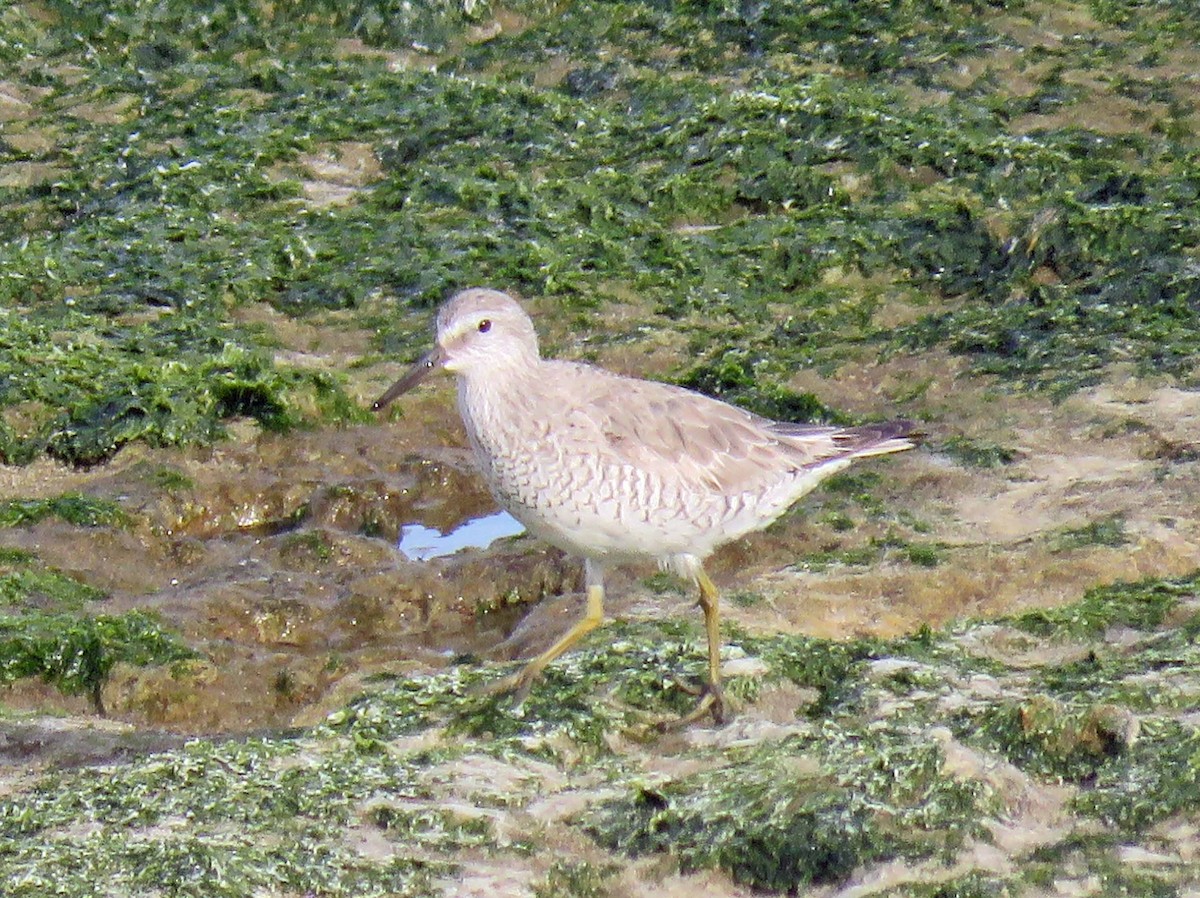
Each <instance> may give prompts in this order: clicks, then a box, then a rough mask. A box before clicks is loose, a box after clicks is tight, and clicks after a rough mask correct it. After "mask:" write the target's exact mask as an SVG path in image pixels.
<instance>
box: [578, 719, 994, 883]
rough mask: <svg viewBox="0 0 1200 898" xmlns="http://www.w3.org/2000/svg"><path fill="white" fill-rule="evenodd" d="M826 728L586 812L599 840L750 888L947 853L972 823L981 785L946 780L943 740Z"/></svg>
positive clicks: (980, 805)
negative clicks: (919, 741) (711, 871)
mask: <svg viewBox="0 0 1200 898" xmlns="http://www.w3.org/2000/svg"><path fill="white" fill-rule="evenodd" d="M847 737H848V734H847V733H846V732H845V731H840V730H838V729H834V728H827V729H824V730H822V731H820V732H818V733H814V734H813V735H811V736H805V737H792V738H789V739H785V740H783V741H781V742H779V743H774V744H770V745H768V746H762V747H759V748H757V749H753V750H750V751H748V752H746V753H744V754H741V753H736V754H734V755H733V757H731V758H730V759H729V761H730V762H731V763H727V764H723V765H721V766H719V767H718V768H717V769H715V770H711V771H706V772H704V773H700V774H696V775H694V776H690V777H686V778H683V779H682V780H677V781H674V782H671V783H667V784H663V785H659V786H652V787H650V786H642V787H640V788H635V789H633V790H630V792H629V794H628V795H626V796H623V797H621V798H618V799H616V800H613V801H609V802H605V803H603V804H601V805H600V806H599V807H597V808H595V809H594V810H593V811H592V812H591V813H590V814H589V822H588V824H587V826H588V828H589V829H590V830H591V831H592V832H593V833H594V835H595V836H596V837H597V839H598V840H599V841H600V842H601V844H605V845H608V846H610V847H612V848H618V849H621V850H623V851H627V852H630V853H632V854H635V855H636V854H643V853H646V852H649V851H664V850H668V849H669V850H671V851H672V853H673V854H674V855H675V856H676V857H677V858H678V859H679V862H680V866H681V868H682V869H683V870H685V871H688V870H693V869H697V868H703V867H710V866H720V867H723V868H725V869H727V870H728V871H729V873H730V874H731V875H732V876H733V878H734V879H735V880H736V881H737V882H740V883H745V884H748V885H751V886H754V887H757V888H767V889H773V890H778V891H794V890H797V889H800V888H803V887H806V886H808V885H810V884H814V883H816V884H820V883H828V882H838V881H840V880H843V879H845V878H846V877H847V876H848V875H849V874H850V872H851V871H853V870H854V869H856V868H858V867H860V866H861V865H863V864H864V863H867V862H869V861H871V860H872V859H875V858H879V857H884V856H894V855H897V854H899V855H902V856H906V857H913V858H916V857H923V856H930V855H938V854H940V853H942V852H947V851H952V850H953V848H955V847H956V846H958V845H960V844H961V843H962V840H963V839H964V838H966V837H968V836H970V835H974V834H976V833H977V832H978V825H979V824H978V821H979V815H980V812H981V810H983V809H984V808H985V807H986V805H987V802H986V796H985V793H984V790H983V789H982V788H981V787H980V786H979V785H978V784H972V783H962V782H957V781H955V780H953V779H950V778H946V777H943V776H942V775H941V773H940V767H941V763H942V759H941V752H940V749H939V748H938V747H937V746H936V745H932V744H926V745H924V746H919V745H916V744H914V743H913V742H912V741H911V736H910V735H909V734H905V733H902V732H893V731H888V730H885V729H882V728H879V729H875V730H872V731H869V732H868V733H863V734H855V737H854V738H847Z"/></svg>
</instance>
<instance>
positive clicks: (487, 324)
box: [479, 318, 492, 334]
mask: <svg viewBox="0 0 1200 898" xmlns="http://www.w3.org/2000/svg"><path fill="white" fill-rule="evenodd" d="M491 329H492V319H491V318H484V319H483V320H482V321H481V322H479V333H481V334H486V333H487V332H488V331H490V330H491Z"/></svg>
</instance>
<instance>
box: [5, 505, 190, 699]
mask: <svg viewBox="0 0 1200 898" xmlns="http://www.w3.org/2000/svg"><path fill="white" fill-rule="evenodd" d="M52 501H53V500H51V504H50V505H48V507H51V508H52V507H53V505H52ZM66 507H67V508H68V509H70V510H72V511H76V512H77V511H79V506H78V504H77V503H75V502H68V503H67V506H66ZM84 508H85V509H86V510H87V512H88V516H85V520H90V515H91V514H92V513H94V512H97V511H99V512H100V513H102V515H103V516H108V515H111V514H112V513H113V512H114V510H115V506H113V507H109V506H108V505H104V504H101V505H98V506H95V507H93V506H91V505H85V506H84ZM25 510H26V511H28V510H29V509H28V508H27V509H25ZM42 510H44V509H42ZM47 513H49V512H47ZM106 597H107V594H106V593H105V592H104V591H103V590H101V589H98V588H96V587H95V586H92V585H90V584H88V583H85V582H82V581H80V580H77V579H76V578H74V577H71V576H68V575H66V574H64V573H63V572H61V571H58V570H56V569H54V568H51V567H46V566H44V565H42V564H40V563H39V562H38V560H37V557H36V556H35V555H33V554H30V553H21V552H15V553H14V552H10V553H6V554H5V555H4V557H2V558H0V683H5V684H8V683H13V682H15V681H17V680H20V679H24V678H26V677H37V678H40V679H42V680H44V681H45V682H47V683H52V684H53V685H54V686H56V687H57V688H58V689H59V690H60V691H62V692H63V693H65V694H67V695H81V694H82V695H87V696H88V697H89V698H90V699H91V701H92V704H93V707H95V709H96V710H97V711H99V712H101V713H102V712H103V709H104V705H103V702H102V701H101V691H102V690H103V687H104V684H105V683H106V682H107V680H108V678H109V675H110V673H111V672H112V669H113V668H114V667H115V666H116V665H117V664H132V665H136V666H141V667H145V666H149V665H162V664H171V663H174V662H178V661H182V660H185V659H188V658H191V657H193V653H192V652H191V650H189V649H188V648H186V647H185V646H184V644H183V642H182V641H181V640H180V639H179V637H178V636H177V635H175V634H174V633H172V632H171V631H170V630H169V629H168V628H166V627H165V626H164V625H163V624H162V622H161V621H160V620H159V619H158V618H157V616H155V615H153V614H148V613H146V612H143V611H128V612H124V613H122V614H117V615H112V614H97V613H95V608H94V605H95V603H98V602H100V601H101V600H102V599H104V598H106Z"/></svg>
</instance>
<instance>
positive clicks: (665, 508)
mask: <svg viewBox="0 0 1200 898" xmlns="http://www.w3.org/2000/svg"><path fill="white" fill-rule="evenodd" d="M439 368H441V369H445V370H446V371H450V372H452V373H453V374H455V375H456V376H457V380H458V409H459V412H460V413H461V415H462V420H463V424H464V425H465V426H466V431H467V437H468V439H469V440H470V443H471V447H472V448H473V450H474V453H475V457H476V459H477V460H478V463H479V466H480V468H481V470H482V473H483V476H484V479H485V480H486V481H487V484H488V486H489V488H490V489H491V492H492V494H493V495H494V496H495V498H496V501H497V502H499V503H500V505H501V506H503V507H504V508H505V509H506V510H507V511H508V512H509V513H510V514H512V515H513V517H515V518H516V519H517V520H518V521H520V522H521V523H522V524H524V525H525V527H526V528H527V529H528V531H529V532H530V533H531V534H533V535H534V536H536V537H538V538H540V539H543V540H545V541H546V542H548V543H551V544H552V545H555V546H557V547H559V548H560V549H562V550H563V551H565V552H567V553H570V554H573V555H579V556H582V557H583V560H584V582H585V584H586V588H587V610H586V611H585V613H584V615H583V617H582V619H580V620H579V621H578V622H577V623H576V624H575V625H574V626H573V627H571V628H570V629H569V630H568V631H567V632H566V633H565V634H564V635H563V636H562V638H560V639H559V640H558V641H557V642H555V643H554V644H553V645H552V646H550V648H548V649H547V650H546V651H544V652H543V653H542V654H540V655H538V656H537V657H536V658H534V659H533V660H532V661H530V662H528V663H527V664H526V665H525V667H524V668H523V669H522V670H521V671H520V672H519V673H517V674H515V675H514V676H511V677H507V678H505V680H503V681H502V682H501V684H500V685H499V688H500V689H503V690H510V691H515V692H516V693H517V701H518V702H520V701H521V700H523V699H524V697H525V695H526V694H527V692H528V690H529V688H530V685H531V684H532V683H533V682H534V681H535V680H536V679H537V678H538V676H539V675H540V674H541V672H542V671H543V669H544V668H545V667H546V665H548V664H549V663H550V662H552V661H553V660H554V659H555V658H557V657H559V656H560V655H561V654H562V653H563V652H565V651H567V650H568V649H570V648H571V647H572V646H573V645H575V643H576V642H578V641H579V640H580V639H581V638H582V637H583V636H584V635H586V634H587V633H589V632H591V631H592V630H594V629H595V628H596V627H598V626H599V625H600V624H601V622H602V620H603V618H604V575H605V571H606V570H607V569H608V568H609V567H610V566H611V565H614V564H618V563H621V562H627V561H633V560H644V559H653V560H655V561H657V562H658V563H659V564H660V565H661V566H663V567H664V568H667V569H671V570H674V571H675V572H676V573H678V574H679V575H680V576H682V577H685V578H687V579H690V580H691V581H692V582H694V583H695V585H696V587H697V589H698V590H699V605H700V608H701V610H702V611H703V612H704V625H705V630H706V632H707V636H708V680H707V683H706V684H705V685H704V688H703V690H702V691H701V698H700V701H699V703H698V704H697V706H696V708H695V710H694V711H692V712H691V713H690V714H688V715H685V716H684V717H683V718H681V719H680V721H679V723H681V724H686V723H689V722H691V721H694V720H698V719H700V718H701V717H703V716H704V715H705V714H706V713H707V714H711V715H712V718H713V720H714V721H715V722H716V723H718V724H719V723H721V722H723V720H724V715H725V701H724V697H723V695H722V691H721V663H720V662H721V659H720V648H721V636H720V615H719V611H718V593H717V588H716V586H715V585H713V582H712V580H710V579H709V577H708V575H707V574H706V573H705V572H704V560H705V559H706V558H707V557H708V556H709V555H711V554H712V552H713V551H714V550H715V549H716V548H717V547H718V546H720V545H722V544H723V543H727V542H729V541H731V540H735V539H737V538H739V537H741V536H744V535H745V534H747V533H750V532H752V531H755V530H761V529H762V528H764V527H766V526H767V525H768V524H770V523H771V522H772V521H774V520H775V519H776V518H778V517H779V516H780V515H782V514H783V513H784V512H785V511H786V510H787V509H788V508H789V507H791V505H792V504H793V503H795V502H796V500H797V499H799V498H800V497H801V496H803V495H804V494H805V493H807V492H809V491H810V490H811V489H812V488H813V487H815V486H816V485H817V484H818V483H819V482H820V481H822V480H824V479H825V478H826V477H828V476H829V475H831V474H833V473H835V472H837V471H840V470H842V469H843V468H845V467H846V466H847V465H849V464H850V463H851V462H853V461H854V460H855V459H859V458H866V457H869V456H873V455H885V454H888V453H891V452H900V451H902V450H904V449H909V448H911V447H912V445H913V443H912V441H911V440H910V439H909V438H908V437H909V434H910V432H911V426H910V424H909V423H908V422H906V421H892V422H889V423H884V424H871V425H866V426H863V427H830V426H823V425H813V424H789V423H786V422H781V421H771V420H768V419H766V418H762V417H759V416H758V415H755V414H752V413H751V412H748V411H745V410H744V409H741V408H738V407H736V406H733V405H729V404H728V403H725V402H721V401H720V400H718V399H714V398H712V397H710V396H705V395H703V394H701V393H695V392H692V391H690V390H686V389H684V388H682V387H678V386H673V385H671V384H664V383H658V382H654V381H647V380H639V379H637V378H632V377H625V376H622V375H619V374H614V373H612V372H610V371H606V370H604V369H603V368H598V367H595V366H592V365H587V364H582V363H578V362H570V361H563V360H556V359H544V358H542V357H541V354H540V353H539V350H538V338H537V333H536V331H535V330H534V327H533V322H532V321H531V320H530V318H529V316H528V315H527V314H526V313H525V311H524V309H522V308H521V306H520V305H519V304H518V303H517V301H516V300H514V299H513V298H512V297H510V296H508V295H507V294H505V293H501V292H499V291H497V290H489V289H484V288H472V289H468V290H463V291H461V292H460V293H457V294H455V295H454V296H452V297H451V298H450V299H449V300H447V301H446V302H445V303H444V304H443V305H442V307H441V309H440V310H439V311H438V316H437V333H436V342H435V345H434V347H433V349H432V350H430V351H429V352H428V353H426V354H425V355H424V356H423V357H422V358H421V359H420V360H418V361H417V363H416V364H415V365H413V367H412V369H411V370H410V371H409V372H408V373H407V374H405V375H404V376H403V377H401V378H400V379H399V380H398V381H396V383H395V384H393V385H392V387H391V388H389V389H388V390H387V392H385V393H384V394H383V395H382V396H380V397H379V399H378V400H376V402H375V403H374V408H375V409H376V410H380V409H383V408H384V407H386V406H387V405H388V404H389V403H390V402H392V401H393V400H394V399H396V397H398V396H400V395H401V394H403V393H405V392H407V391H409V390H411V389H412V388H413V387H415V386H416V385H417V384H418V383H420V382H421V380H423V379H424V378H425V376H426V375H428V374H430V373H431V372H433V371H435V370H437V369H439Z"/></svg>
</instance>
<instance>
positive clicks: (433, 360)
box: [371, 346, 445, 412]
mask: <svg viewBox="0 0 1200 898" xmlns="http://www.w3.org/2000/svg"><path fill="white" fill-rule="evenodd" d="M443 362H445V356H444V355H443V354H442V348H441V347H440V346H435V347H433V349H431V350H429V352H427V353H425V355H423V356H421V358H419V359H418V360H417V362H416V364H415V365H413V366H412V367H411V368H409V369H408V373H407V374H405V375H404V376H403V377H402V378H400V379H399V380H398V381H396V382H395V383H394V384H392V385H391V386H390V387H389V388H388V390H387V392H386V393H384V394H383V395H382V396H380V397H379V398H378V399H376V400H375V402H374V404H372V406H371V409H372V410H373V411H377V412H378V411H381V410H382V409H385V408H387V407H388V404H389V403H390V402H391V401H392V400H393V399H395V398H396V397H397V396H402V395H403V394H405V393H407V392H408V391H409V390H411V389H412V388H413V387H415V386H416V385H417V384H419V383H420V382H421V381H423V380H424V379H425V376H426V375H427V374H429V373H430V372H432V371H435V370H437V369H438V368H440V367H442V363H443Z"/></svg>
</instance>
